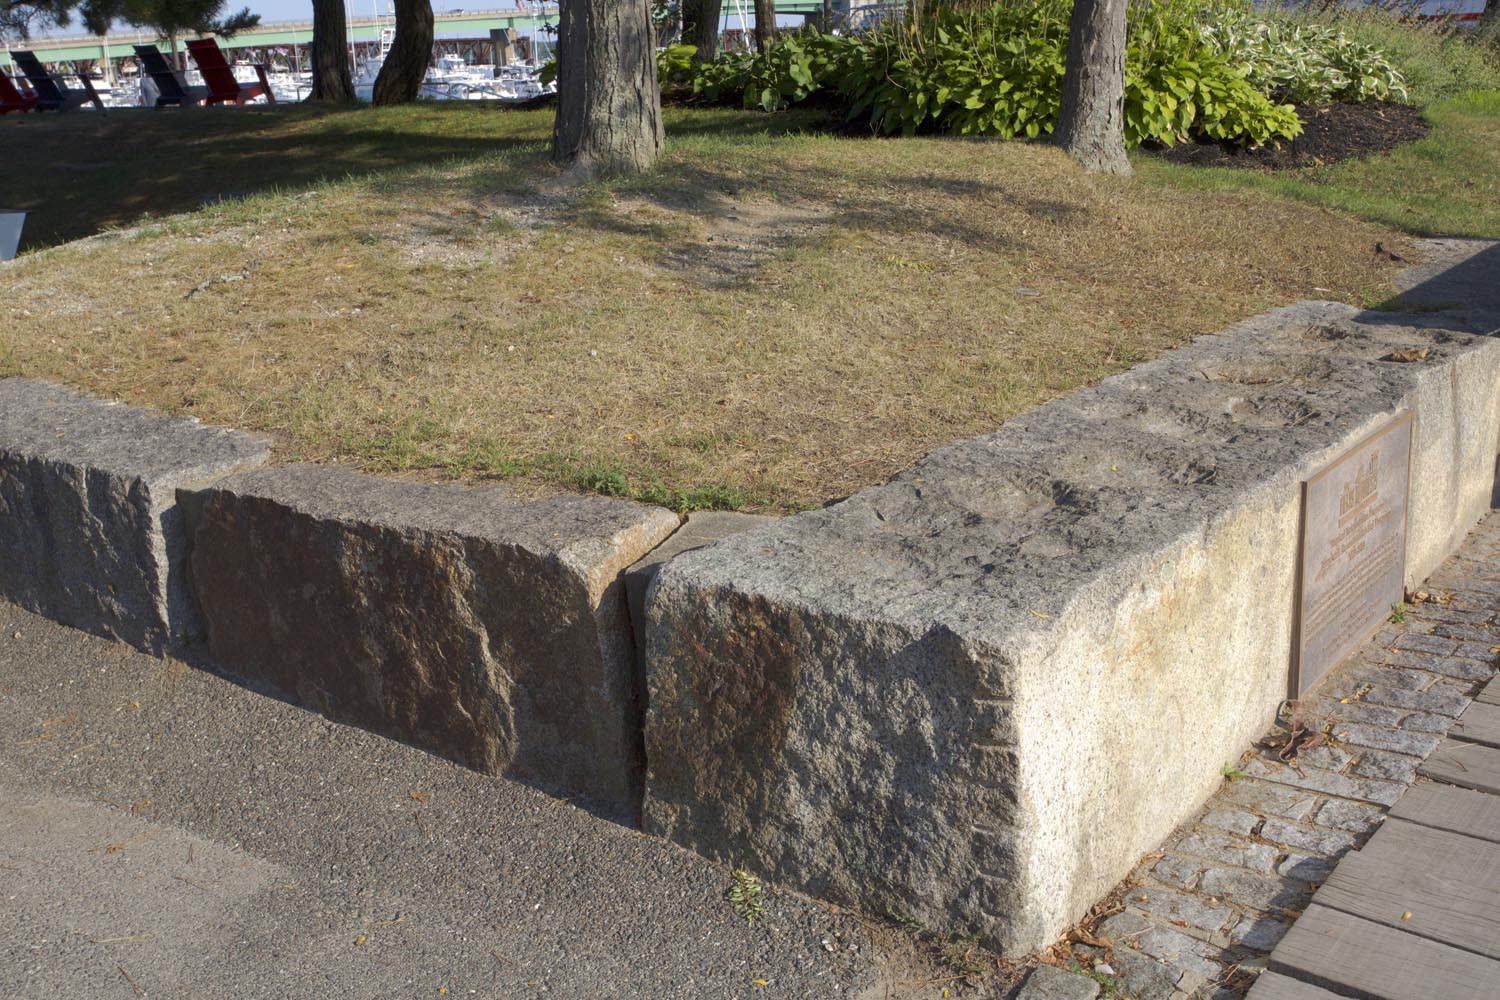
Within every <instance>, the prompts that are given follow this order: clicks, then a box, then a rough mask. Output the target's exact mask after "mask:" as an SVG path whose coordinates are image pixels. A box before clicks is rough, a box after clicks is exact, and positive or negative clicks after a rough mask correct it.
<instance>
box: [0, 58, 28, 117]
mask: <svg viewBox="0 0 1500 1000" xmlns="http://www.w3.org/2000/svg"><path fill="white" fill-rule="evenodd" d="M34 107H36V95H35V94H33V93H32V92H31V91H30V90H22V89H21V88H20V87H17V86H16V85H15V82H14V81H13V80H11V78H10V77H8V76H6V75H5V70H3V69H0V115H5V114H9V113H10V112H12V111H19V112H23V113H24V112H27V111H30V110H31V109H32V108H34Z"/></svg>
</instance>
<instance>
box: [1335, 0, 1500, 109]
mask: <svg viewBox="0 0 1500 1000" xmlns="http://www.w3.org/2000/svg"><path fill="white" fill-rule="evenodd" d="M1317 20H1318V23H1323V24H1331V25H1334V26H1336V27H1337V28H1338V29H1339V30H1340V31H1342V32H1343V33H1344V34H1346V35H1347V36H1348V37H1350V38H1352V39H1354V40H1356V41H1358V42H1362V43H1364V44H1366V45H1371V46H1374V47H1375V48H1377V49H1379V50H1380V51H1381V52H1383V53H1385V54H1386V56H1387V57H1388V58H1389V59H1390V61H1391V63H1392V64H1393V65H1395V66H1396V67H1397V68H1398V69H1400V70H1401V73H1402V75H1403V76H1404V77H1405V79H1406V88H1407V93H1408V94H1409V95H1410V99H1411V100H1412V101H1414V102H1416V103H1417V104H1420V105H1423V106H1425V105H1428V104H1432V103H1435V102H1437V101H1441V100H1445V99H1447V98H1450V97H1457V96H1459V95H1460V94H1464V93H1467V92H1469V91H1471V90H1500V31H1497V32H1495V33H1494V34H1489V33H1487V32H1486V31H1485V30H1484V29H1483V28H1475V27H1465V26H1462V25H1458V24H1454V23H1452V22H1445V21H1438V20H1430V21H1417V22H1413V21H1406V20H1401V19H1399V18H1397V17H1395V16H1394V15H1391V14H1389V13H1386V12H1384V11H1376V10H1362V11H1344V12H1329V13H1327V14H1323V15H1319V16H1318V18H1317Z"/></svg>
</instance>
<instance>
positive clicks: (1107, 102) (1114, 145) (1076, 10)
mask: <svg viewBox="0 0 1500 1000" xmlns="http://www.w3.org/2000/svg"><path fill="white" fill-rule="evenodd" d="M1125 9H1126V0H1073V17H1072V20H1071V22H1070V24H1069V28H1068V67H1067V75H1066V76H1065V77H1064V79H1063V94H1062V111H1061V113H1060V114H1059V115H1058V120H1057V141H1058V144H1059V145H1061V146H1062V148H1063V149H1066V150H1067V151H1068V152H1069V153H1071V154H1073V157H1074V158H1075V159H1077V160H1078V162H1079V163H1082V164H1083V166H1084V169H1086V170H1091V171H1098V172H1101V173H1110V174H1128V173H1130V161H1129V160H1128V159H1126V158H1125Z"/></svg>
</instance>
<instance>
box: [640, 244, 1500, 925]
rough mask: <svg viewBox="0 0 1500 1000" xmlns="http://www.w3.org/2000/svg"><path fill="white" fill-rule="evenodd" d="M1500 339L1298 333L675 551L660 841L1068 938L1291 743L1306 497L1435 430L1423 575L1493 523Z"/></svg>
mask: <svg viewBox="0 0 1500 1000" xmlns="http://www.w3.org/2000/svg"><path fill="white" fill-rule="evenodd" d="M1496 263H1497V264H1500V261H1497V262H1496ZM1497 273H1500V270H1497ZM1497 328H1500V323H1497V322H1496V321H1495V318H1494V317H1493V316H1488V317H1487V318H1478V317H1476V316H1475V315H1470V314H1465V315H1464V316H1461V317H1452V316H1447V315H1445V314H1441V313H1435V314H1431V315H1427V314H1423V315H1412V314H1405V313H1402V314H1383V313H1374V312H1361V311H1359V310H1357V309H1354V308H1352V307H1349V306H1344V305H1338V304H1333V303H1305V304H1302V305H1299V306H1294V307H1289V308H1286V309H1280V310H1276V311H1274V312H1272V313H1270V314H1267V315H1265V316H1261V317H1258V318H1256V319H1254V320H1251V321H1249V322H1246V323H1244V324H1242V325H1240V326H1239V327H1237V328H1235V329H1233V330H1230V331H1228V332H1226V333H1223V334H1219V335H1215V336H1209V337H1203V338H1200V339H1198V340H1197V341H1195V342H1193V343H1192V344H1190V345H1188V346H1185V347H1182V348H1179V349H1177V350H1174V351H1171V352H1169V353H1168V354H1166V355H1164V356H1162V357H1161V358H1159V359H1157V360H1155V361H1152V362H1150V363H1147V364H1144V365H1140V366H1138V367H1136V368H1134V369H1132V370H1131V371H1129V372H1127V373H1125V374H1122V375H1119V376H1117V377H1114V378H1111V379H1109V380H1107V381H1105V382H1103V383H1102V384H1100V385H1098V386H1096V387H1093V388H1089V389H1083V390H1080V391H1078V392H1074V393H1072V394H1070V395H1069V396H1066V397H1064V398H1062V399H1060V400H1058V401H1056V402H1054V403H1051V404H1048V405H1046V406H1042V407H1039V408H1037V409H1035V410H1032V411H1030V412H1028V413H1026V414H1023V415H1021V416H1018V417H1015V418H1013V419H1011V420H1010V421H1008V422H1007V423H1006V424H1005V425H1004V427H1002V428H1001V429H1000V430H999V431H998V432H997V433H994V434H990V435H986V436H983V437H978V438H974V439H971V440H967V441H962V442H959V443H957V444H954V445H951V446H949V447H945V448H942V449H939V450H937V451H935V452H932V453H931V454H929V455H928V456H926V457H925V458H924V459H922V460H921V461H919V462H918V463H916V464H915V465H914V466H913V467H912V468H910V469H909V470H907V471H906V472H903V473H901V474H900V475H898V476H896V477H895V478H894V479H892V480H891V481H890V482H889V483H886V484H884V485H881V486H876V487H872V488H870V489H867V490H864V491H862V492H860V493H858V494H856V495H854V496H853V497H851V498H849V499H847V500H845V501H842V502H840V503H838V504H835V505H833V506H831V507H828V508H825V509H822V510H817V511H811V512H807V513H802V514H797V515H794V516H791V517H786V518H782V519H780V520H779V521H777V522H776V523H775V524H771V525H766V526H762V527H760V528H757V529H756V530H755V531H753V532H750V533H747V534H742V535H738V536H735V537H732V538H728V539H725V540H722V541H719V542H716V543H713V544H711V545H707V546H704V547H702V548H698V549H695V550H692V551H689V552H685V553H683V554H681V555H679V556H677V557H676V558H674V559H672V560H671V561H670V562H669V563H667V564H666V565H665V566H664V567H663V568H662V569H661V571H660V574H659V576H658V578H657V580H656V582H655V583H654V584H653V586H652V589H651V591H650V593H649V595H648V599H647V608H646V623H647V624H646V649H647V657H646V663H647V670H648V689H649V699H648V704H649V708H648V712H647V721H646V756H647V762H648V774H647V787H646V801H645V823H646V827H647V829H648V830H649V831H650V832H653V833H657V834H660V835H662V836H665V837H667V838H670V839H672V840H674V841H676V842H677V843H680V844H682V845H684V846H686V847H689V848H691V849H693V850H695V851H698V852H699V853H702V854H706V855H709V856H710V857H715V858H720V859H723V860H726V861H731V862H733V863H734V864H737V865H740V866H743V867H746V868H749V869H751V870H754V871H756V872H758V873H759V874H761V875H763V876H766V877H771V878H775V879H777V880H779V881H782V882H784V883H787V884H790V885H792V886H795V887H797V888H799V889H801V890H803V891H806V892H809V893H811V894H813V895H816V896H820V897H823V898H826V899H831V900H834V901H838V902H844V903H851V904H854V905H859V906H862V907H864V908H866V909H867V910H870V911H872V912H901V913H909V914H911V915H912V916H914V917H915V918H916V919H918V920H921V921H922V922H923V923H925V924H927V925H928V926H934V927H940V926H958V927H964V928H971V929H973V930H976V931H978V932H979V933H980V934H981V935H982V937H983V939H984V940H985V941H987V942H988V943H990V944H992V945H996V946H999V947H1001V948H1003V949H1005V950H1006V951H1010V952H1020V951H1027V950H1031V949H1034V948H1038V947H1042V946H1045V945H1047V944H1048V943H1050V942H1051V941H1053V940H1054V939H1055V938H1056V937H1057V935H1059V934H1060V933H1061V932H1062V931H1063V930H1064V929H1065V928H1066V927H1068V926H1069V925H1070V924H1071V923H1073V922H1074V921H1076V920H1077V919H1079V918H1080V917H1082V916H1083V914H1084V913H1085V911H1086V910H1087V909H1088V907H1089V906H1090V905H1091V904H1092V903H1093V902H1094V901H1095V900H1097V899H1099V898H1100V897H1101V896H1103V895H1104V894H1105V893H1106V892H1107V891H1108V890H1109V889H1110V888H1111V887H1112V886H1114V885H1115V884H1116V883H1117V882H1118V881H1119V880H1120V879H1121V878H1123V877H1124V876H1125V875H1126V873H1127V872H1129V871H1130V869H1131V867H1132V866H1133V865H1134V864H1135V862H1136V860H1137V859H1138V858H1139V857H1140V856H1141V855H1142V854H1144V853H1146V852H1147V851H1150V850H1152V849H1153V848H1154V847H1155V846H1156V845H1157V844H1159V843H1160V842H1161V841H1162V840H1163V839H1164V838H1165V837H1166V836H1167V835H1168V834H1169V833H1170V832H1171V831H1172V829H1173V828H1174V827H1175V826H1176V825H1177V824H1178V823H1179V822H1181V821H1183V820H1184V819H1186V818H1187V817H1188V816H1190V815H1191V814H1192V813H1193V812H1194V811H1196V810H1197V809H1198V808H1199V807H1200V805H1201V803H1202V802H1203V801H1204V800H1206V799H1207V798H1208V796H1209V795H1210V793H1212V791H1213V790H1214V789H1215V788H1216V787H1217V786H1218V785H1219V784H1220V783H1221V782H1222V780H1223V779H1222V775H1221V769H1222V767H1223V765H1224V762H1225V761H1227V760H1234V759H1236V758H1237V757H1238V756H1239V754H1240V751H1241V750H1242V749H1243V747H1244V746H1246V745H1247V744H1249V743H1250V742H1252V741H1253V740H1254V739H1255V738H1257V737H1258V736H1260V735H1261V734H1262V733H1263V732H1264V731H1265V730H1266V728H1267V727H1268V726H1269V725H1270V724H1271V723H1272V721H1273V720H1274V718H1275V714H1276V710H1277V707H1278V706H1279V705H1280V703H1281V702H1282V700H1283V699H1284V698H1285V697H1286V696H1287V683H1288V680H1287V675H1288V664H1289V660H1290V648H1291V647H1290V643H1291V642H1292V623H1291V609H1292V607H1293V605H1294V595H1295V586H1296V579H1295V577H1296V567H1297V557H1298V556H1297V554H1298V535H1299V524H1300V513H1301V493H1300V488H1301V483H1302V482H1303V481H1304V480H1306V479H1307V478H1308V477H1309V476H1310V475H1312V474H1313V473H1315V472H1316V471H1318V470H1319V469H1321V468H1323V467H1325V466H1326V465H1327V464H1328V463H1329V462H1330V461H1332V460H1333V459H1334V458H1336V457H1337V456H1338V455H1340V454H1341V453H1342V452H1343V451H1345V450H1346V449H1347V448H1349V447H1350V446H1352V445H1353V444H1355V443H1357V442H1359V441H1361V440H1363V439H1364V438H1365V437H1367V436H1368V435H1369V434H1370V433H1371V432H1372V431H1373V430H1375V429H1376V428H1378V427H1381V426H1383V425H1384V424H1385V423H1386V422H1388V421H1390V420H1391V419H1392V418H1393V417H1394V416H1395V415H1397V414H1398V413H1401V412H1403V411H1411V412H1413V413H1415V430H1414V439H1413V447H1412V460H1411V461H1412V467H1411V477H1410V478H1411V497H1410V502H1409V512H1410V514H1409V527H1408V532H1407V559H1406V579H1407V582H1408V584H1411V583H1414V582H1416V581H1418V580H1420V579H1422V578H1423V577H1424V576H1425V575H1426V574H1427V573H1429V572H1431V571H1432V570H1433V569H1434V568H1435V567H1436V566H1437V564H1438V563H1439V562H1440V561H1441V560H1442V559H1443V558H1444V557H1445V556H1446V555H1447V554H1448V552H1450V551H1451V550H1452V549H1453V548H1454V546H1455V545H1456V540H1457V539H1459V538H1461V537H1462V535H1463V533H1464V532H1465V531H1467V529H1468V527H1469V525H1471V524H1472V523H1474V521H1475V520H1476V519H1477V518H1478V516H1479V514H1480V512H1482V511H1483V510H1484V509H1486V508H1487V507H1488V505H1489V502H1490V497H1491V493H1492V490H1493V487H1494V482H1495V459H1496V453H1497V448H1500V339H1496V338H1494V337H1492V336H1490V335H1489V334H1492V333H1494V332H1496V330H1497ZM1409 348H1425V349H1426V351H1425V353H1423V352H1422V351H1420V350H1418V351H1408V350H1407V349H1409ZM1393 355H1398V356H1400V357H1412V356H1417V357H1419V358H1420V360H1417V361H1392V360H1389V359H1390V358H1391V357H1392V356H1393ZM1310 773H1311V772H1310ZM1329 778H1330V779H1333V778H1337V779H1338V780H1340V781H1343V782H1346V783H1348V784H1350V785H1358V786H1359V787H1358V788H1354V789H1352V790H1351V791H1353V792H1359V793H1361V794H1360V795H1359V796H1358V797H1363V798H1369V799H1370V800H1371V801H1380V797H1379V796H1380V795H1381V794H1382V791H1383V788H1382V787H1379V786H1381V784H1382V783H1379V782H1375V781H1372V780H1365V781H1363V782H1354V781H1352V780H1351V779H1347V778H1343V777H1342V776H1337V775H1329ZM1309 787H1311V786H1309ZM1339 794H1345V793H1344V792H1339Z"/></svg>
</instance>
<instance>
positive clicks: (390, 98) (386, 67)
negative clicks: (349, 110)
mask: <svg viewBox="0 0 1500 1000" xmlns="http://www.w3.org/2000/svg"><path fill="white" fill-rule="evenodd" d="M431 62H432V0H396V37H395V39H393V40H392V42H391V51H390V53H389V54H388V55H387V56H386V57H385V62H384V63H382V64H381V66H380V75H379V76H377V77H376V78H375V90H374V92H373V93H372V94H371V95H370V102H371V103H372V104H378V105H383V104H406V103H408V102H410V101H415V100H416V99H417V94H419V93H421V91H422V78H423V77H425V76H426V75H427V67H428V65H429V64H430V63H431Z"/></svg>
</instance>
